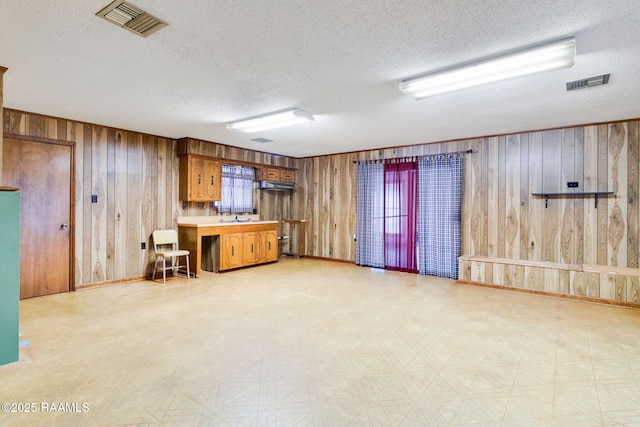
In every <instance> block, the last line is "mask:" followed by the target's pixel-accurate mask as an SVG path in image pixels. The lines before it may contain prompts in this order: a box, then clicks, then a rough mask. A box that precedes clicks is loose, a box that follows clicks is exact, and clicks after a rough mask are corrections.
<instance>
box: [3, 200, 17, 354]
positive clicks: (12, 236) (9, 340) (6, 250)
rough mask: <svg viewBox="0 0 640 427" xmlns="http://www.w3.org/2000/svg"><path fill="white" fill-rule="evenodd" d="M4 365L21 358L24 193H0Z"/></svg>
mask: <svg viewBox="0 0 640 427" xmlns="http://www.w3.org/2000/svg"><path fill="white" fill-rule="evenodd" d="M0 271H1V272H2V276H1V278H0V365H6V364H7V363H12V362H16V361H17V360H18V357H19V351H18V344H19V339H20V338H19V330H18V314H19V306H20V193H19V192H18V191H4V190H3V189H0Z"/></svg>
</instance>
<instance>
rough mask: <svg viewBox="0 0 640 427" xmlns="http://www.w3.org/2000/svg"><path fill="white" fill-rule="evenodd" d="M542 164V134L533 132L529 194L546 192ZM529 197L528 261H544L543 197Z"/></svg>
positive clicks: (530, 148)
mask: <svg viewBox="0 0 640 427" xmlns="http://www.w3.org/2000/svg"><path fill="white" fill-rule="evenodd" d="M542 163H543V159H542V132H532V133H531V134H529V191H528V193H529V194H531V193H539V192H541V191H544V189H543V180H542ZM529 197H530V199H529V214H528V215H529V235H528V239H527V242H528V243H527V246H528V250H529V252H528V257H527V259H529V260H532V261H542V246H543V245H542V240H543V229H542V218H543V217H544V213H545V211H544V209H545V207H544V200H543V199H542V198H541V197H535V198H534V197H532V196H529Z"/></svg>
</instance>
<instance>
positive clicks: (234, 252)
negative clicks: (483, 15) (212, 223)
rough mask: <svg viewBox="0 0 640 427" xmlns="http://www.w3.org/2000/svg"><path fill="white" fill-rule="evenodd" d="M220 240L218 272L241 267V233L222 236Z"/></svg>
mask: <svg viewBox="0 0 640 427" xmlns="http://www.w3.org/2000/svg"><path fill="white" fill-rule="evenodd" d="M220 239H221V240H222V243H221V248H220V270H229V269H232V268H238V267H242V251H243V248H242V243H243V242H242V233H235V234H223V235H222V236H221V237H220Z"/></svg>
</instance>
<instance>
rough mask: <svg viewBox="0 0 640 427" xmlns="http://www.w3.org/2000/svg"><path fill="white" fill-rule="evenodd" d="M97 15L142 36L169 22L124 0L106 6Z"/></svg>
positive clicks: (117, 0)
mask: <svg viewBox="0 0 640 427" xmlns="http://www.w3.org/2000/svg"><path fill="white" fill-rule="evenodd" d="M96 16H99V17H100V18H102V19H104V20H106V21H109V22H111V23H113V24H116V25H117V26H119V27H122V28H125V29H127V30H129V31H131V32H133V33H136V34H137V35H139V36H141V37H147V36H149V35H151V34H153V33H155V32H156V31H158V30H159V29H161V28H164V27H166V26H167V25H168V24H167V23H166V22H162V21H161V20H159V19H158V18H156V17H155V16H152V15H150V14H148V13H147V12H145V11H144V10H141V9H139V8H137V7H135V6H134V5H132V4H129V3H127V2H125V1H122V0H116V1H114V2H113V3H111V4H109V5H108V6H106V7H104V8H103V9H102V10H101V11H100V12H98V13H96Z"/></svg>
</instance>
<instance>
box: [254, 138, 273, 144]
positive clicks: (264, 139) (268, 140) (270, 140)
mask: <svg viewBox="0 0 640 427" xmlns="http://www.w3.org/2000/svg"><path fill="white" fill-rule="evenodd" d="M251 141H255V142H260V143H262V144H264V143H265V142H273V139H267V138H253V139H251Z"/></svg>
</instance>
